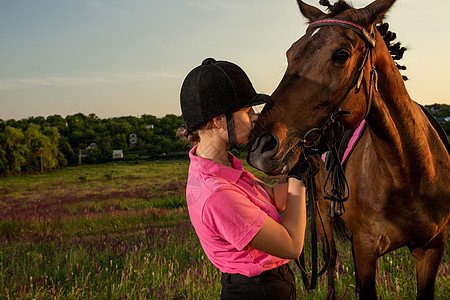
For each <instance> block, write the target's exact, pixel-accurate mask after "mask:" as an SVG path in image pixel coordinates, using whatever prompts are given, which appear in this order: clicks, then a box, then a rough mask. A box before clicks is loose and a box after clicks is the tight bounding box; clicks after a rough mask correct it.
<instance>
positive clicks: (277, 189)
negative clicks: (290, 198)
mask: <svg viewBox="0 0 450 300" xmlns="http://www.w3.org/2000/svg"><path fill="white" fill-rule="evenodd" d="M255 181H256V182H257V183H258V184H259V185H260V186H261V187H262V188H263V189H264V190H266V192H267V193H268V194H269V196H270V200H271V202H272V204H273V205H274V206H275V207H276V208H277V210H278V211H283V210H285V209H286V200H287V189H288V183H287V180H286V177H282V178H281V179H280V180H279V181H278V182H277V183H275V184H274V185H269V184H267V183H265V182H263V181H261V180H260V179H258V178H255Z"/></svg>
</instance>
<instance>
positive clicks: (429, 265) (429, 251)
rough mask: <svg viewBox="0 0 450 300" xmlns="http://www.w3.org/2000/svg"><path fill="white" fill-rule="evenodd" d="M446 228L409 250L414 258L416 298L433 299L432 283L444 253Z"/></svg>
mask: <svg viewBox="0 0 450 300" xmlns="http://www.w3.org/2000/svg"><path fill="white" fill-rule="evenodd" d="M446 239H447V230H443V231H442V232H441V233H439V234H438V235H437V236H436V237H434V238H433V239H432V240H431V241H430V242H428V243H427V244H426V245H425V246H423V247H421V248H416V249H414V250H412V251H411V253H412V255H413V256H414V259H415V260H416V279H417V299H434V283H435V281H436V275H437V272H438V269H439V265H440V264H441V261H442V256H443V255H444V249H445V243H446Z"/></svg>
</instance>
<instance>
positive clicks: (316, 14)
mask: <svg viewBox="0 0 450 300" xmlns="http://www.w3.org/2000/svg"><path fill="white" fill-rule="evenodd" d="M297 3H298V6H299V7H300V12H301V13H302V15H304V16H305V17H306V18H308V19H309V21H311V22H314V21H316V20H318V19H319V18H321V17H323V16H325V15H326V14H325V13H324V12H323V11H321V10H320V9H318V8H316V7H314V6H311V5H309V4H306V3H304V2H303V1H302V0H297Z"/></svg>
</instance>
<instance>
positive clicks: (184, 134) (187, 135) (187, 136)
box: [176, 120, 212, 146]
mask: <svg viewBox="0 0 450 300" xmlns="http://www.w3.org/2000/svg"><path fill="white" fill-rule="evenodd" d="M211 128H212V123H211V120H209V121H206V122H204V123H202V124H200V125H197V126H195V127H194V128H192V129H187V128H186V127H184V126H181V127H180V128H178V130H177V134H176V135H177V137H178V138H180V139H181V140H184V141H188V142H190V143H191V145H192V146H194V145H196V144H197V143H198V142H199V141H200V135H199V134H198V131H199V130H203V129H211Z"/></svg>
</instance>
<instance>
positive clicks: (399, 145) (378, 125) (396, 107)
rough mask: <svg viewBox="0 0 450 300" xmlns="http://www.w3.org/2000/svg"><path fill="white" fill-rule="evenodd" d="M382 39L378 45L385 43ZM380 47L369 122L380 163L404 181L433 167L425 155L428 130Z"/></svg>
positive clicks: (429, 157)
mask: <svg viewBox="0 0 450 300" xmlns="http://www.w3.org/2000/svg"><path fill="white" fill-rule="evenodd" d="M380 38H381V37H380ZM380 38H379V39H377V43H383V41H382V40H380ZM381 46H383V47H377V48H376V50H375V55H374V57H376V58H375V59H376V63H375V67H376V68H377V72H378V75H379V80H378V88H379V93H375V96H374V99H373V106H372V109H371V111H370V115H369V116H368V118H367V123H368V124H369V125H370V130H371V131H370V134H371V137H372V143H373V146H374V149H375V152H376V153H377V156H378V161H379V162H380V163H383V162H384V165H385V167H387V168H389V169H390V170H391V172H393V173H397V174H396V176H395V175H394V177H396V178H405V177H407V176H406V174H408V177H410V176H411V174H414V173H416V172H417V171H416V170H418V169H421V168H422V169H421V171H425V172H427V170H428V169H429V168H430V166H431V165H432V162H431V156H430V155H426V154H427V153H429V149H428V152H427V149H426V148H427V147H428V144H427V140H428V138H427V132H428V131H429V127H428V125H427V121H426V120H425V117H424V115H423V113H422V112H421V109H420V107H419V106H418V105H417V104H416V103H414V102H413V101H412V99H411V97H410V96H409V94H408V92H407V90H406V87H405V84H404V82H403V78H402V76H401V74H400V72H399V71H398V69H397V67H396V65H395V63H394V61H393V60H392V58H391V56H390V54H389V52H388V50H387V48H386V47H385V45H384V43H383V45H381ZM428 148H429V147H428ZM429 172H431V173H434V171H433V170H429ZM399 176H400V177H399ZM405 179H406V180H407V179H408V178H405ZM409 179H412V180H415V179H414V178H409Z"/></svg>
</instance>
